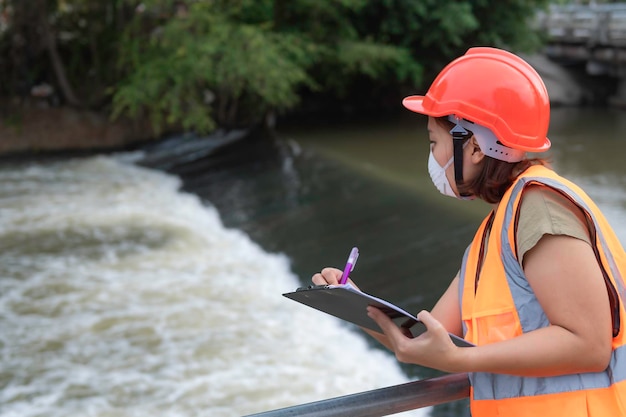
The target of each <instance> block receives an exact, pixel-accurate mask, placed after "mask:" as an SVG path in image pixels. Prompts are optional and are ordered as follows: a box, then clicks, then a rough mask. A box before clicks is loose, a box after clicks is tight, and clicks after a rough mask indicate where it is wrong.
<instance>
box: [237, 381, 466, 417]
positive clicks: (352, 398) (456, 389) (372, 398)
mask: <svg viewBox="0 0 626 417" xmlns="http://www.w3.org/2000/svg"><path fill="white" fill-rule="evenodd" d="M469 388H470V385H469V379H468V377H467V374H449V375H444V376H441V377H437V378H429V379H423V380H420V381H413V382H408V383H406V384H401V385H394V386H391V387H386V388H379V389H376V390H372V391H365V392H360V393H357V394H350V395H345V396H342V397H337V398H330V399H327V400H322V401H316V402H312V403H308V404H301V405H296V406H293V407H287V408H281V409H279V410H273V411H266V412H262V413H258V414H250V415H249V416H246V417H287V416H298V417H331V416H332V417H348V416H349V417H355V416H358V417H379V416H387V415H390V414H396V413H400V412H403V411H409V410H414V409H417V408H422V407H430V406H433V405H438V404H443V403H447V402H451V401H456V400H462V399H463V398H467V397H468V396H469Z"/></svg>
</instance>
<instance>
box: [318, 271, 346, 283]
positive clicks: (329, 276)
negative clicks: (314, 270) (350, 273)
mask: <svg viewBox="0 0 626 417" xmlns="http://www.w3.org/2000/svg"><path fill="white" fill-rule="evenodd" d="M341 274H342V272H341V271H340V270H338V269H337V268H324V269H322V272H321V275H322V277H323V278H324V280H325V282H326V283H328V284H330V285H337V284H339V279H340V278H341Z"/></svg>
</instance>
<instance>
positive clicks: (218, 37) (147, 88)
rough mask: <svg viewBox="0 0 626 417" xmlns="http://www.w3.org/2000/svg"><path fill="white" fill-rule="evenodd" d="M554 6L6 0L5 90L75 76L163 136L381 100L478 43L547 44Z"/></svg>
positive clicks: (360, 0)
mask: <svg viewBox="0 0 626 417" xmlns="http://www.w3.org/2000/svg"><path fill="white" fill-rule="evenodd" d="M546 4H547V1H546V0H502V1H497V2H496V1H495V0H419V1H407V0H29V2H28V4H27V2H25V1H24V0H0V7H1V8H2V10H1V11H2V12H3V13H4V14H5V15H7V16H10V18H11V19H12V21H11V22H10V23H11V25H10V26H9V28H8V29H5V30H0V54H1V56H3V57H8V59H6V60H2V62H0V72H1V73H2V74H0V75H1V76H2V77H3V79H4V80H9V82H8V83H6V84H5V85H4V86H0V95H15V94H25V92H26V91H28V90H27V88H29V86H32V85H34V84H36V83H38V82H42V81H47V82H50V83H53V84H54V83H55V80H59V76H60V75H61V76H62V75H67V77H66V78H67V79H68V80H69V83H67V82H66V83H61V82H59V83H57V84H56V87H57V91H59V90H62V91H61V93H62V95H64V96H65V99H66V101H68V102H69V101H71V100H68V97H69V96H70V95H73V94H71V93H73V92H74V91H72V87H74V90H75V92H76V93H77V94H76V96H78V97H79V100H74V103H82V105H85V106H87V107H91V108H97V109H101V110H105V111H109V110H110V111H111V113H112V115H113V116H114V117H119V116H130V117H133V118H142V117H147V118H149V120H150V121H151V122H152V124H153V126H154V128H155V131H157V132H162V131H164V130H167V129H185V130H196V131H199V132H209V131H211V130H212V129H214V128H216V127H217V126H237V125H251V124H255V123H258V122H259V121H260V120H261V119H262V118H263V117H264V116H265V115H267V114H269V113H273V112H276V111H278V112H286V111H291V110H293V109H297V108H298V107H299V106H301V107H300V108H307V109H311V108H319V107H324V108H328V106H326V104H328V103H331V105H332V104H333V103H340V104H341V105H343V104H346V105H351V106H352V107H353V108H355V109H358V108H360V107H361V106H363V105H364V104H367V105H370V106H373V107H375V106H377V105H379V103H382V102H384V101H386V100H387V101H390V102H392V103H399V99H400V97H402V95H404V94H405V93H413V92H415V90H417V89H419V88H423V87H424V86H425V85H427V84H428V82H429V80H430V79H431V78H432V77H433V76H434V74H435V73H436V72H437V71H439V70H440V69H441V67H442V66H443V65H445V63H447V62H449V61H450V59H452V58H453V57H455V56H458V55H459V54H461V53H463V52H464V51H465V50H466V49H467V48H468V47H469V46H473V45H492V46H499V47H505V48H509V49H516V50H519V49H529V48H532V47H533V46H536V45H538V42H539V41H538V39H539V38H538V37H537V35H536V34H535V33H534V32H533V31H532V30H531V27H530V26H529V25H527V21H528V19H529V18H531V17H532V16H533V15H534V13H535V11H536V10H537V8H540V7H544V6H545V5H546ZM33 5H34V6H36V7H33ZM46 26H48V27H49V29H50V30H49V31H48V34H49V35H51V36H54V37H55V38H54V39H53V40H55V44H56V48H57V49H58V50H57V51H56V52H58V54H57V55H58V58H57V61H56V62H54V63H52V62H50V59H49V58H48V56H50V43H47V42H44V40H43V37H42V36H41V33H43V32H42V31H41V28H42V27H46ZM20 40H25V41H26V42H29V47H28V48H25V47H24V46H23V45H24V43H23V42H22V43H20V42H18V41H20ZM7 85H9V86H13V87H12V88H9V87H7ZM19 86H24V88H22V87H19ZM18 87H19V88H18ZM59 87H60V88H59ZM311 103H324V105H323V106H315V105H313V106H312V105H311ZM75 105H77V104H75ZM337 107H339V106H337Z"/></svg>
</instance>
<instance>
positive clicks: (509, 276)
mask: <svg viewBox="0 0 626 417" xmlns="http://www.w3.org/2000/svg"><path fill="white" fill-rule="evenodd" d="M542 171H543V172H542ZM529 173H533V174H539V176H537V175H533V176H531V175H529ZM542 173H549V174H548V175H550V174H552V172H551V171H549V170H548V169H547V168H544V167H531V168H530V169H529V170H527V174H526V175H522V176H521V177H520V178H519V180H518V181H517V182H516V183H515V185H514V187H513V189H512V191H511V193H510V196H509V198H508V201H506V207H505V212H504V219H503V222H502V223H503V224H502V227H501V233H500V243H501V260H502V264H503V266H504V271H505V276H506V281H507V284H508V288H509V290H510V292H511V296H512V298H513V303H514V304H515V308H516V310H517V314H518V316H519V322H520V325H521V328H522V331H523V332H524V333H526V332H529V331H532V330H535V329H538V328H541V327H546V326H548V325H549V321H548V318H547V316H546V315H545V312H544V311H543V309H542V308H541V305H540V304H539V302H538V300H537V298H536V297H535V294H534V292H533V291H532V288H531V287H530V284H529V283H528V281H527V280H526V277H525V276H524V272H523V270H522V268H521V266H520V264H519V262H518V260H517V258H516V257H515V254H514V250H513V248H512V247H511V242H510V238H509V228H510V227H513V224H514V222H515V219H514V213H515V208H516V203H517V204H519V201H520V200H519V199H518V197H519V194H520V193H521V192H522V190H523V189H524V187H525V186H526V185H528V184H529V183H531V182H536V183H539V184H544V185H547V186H549V187H552V188H554V189H556V190H560V191H562V192H564V193H566V194H567V195H568V196H569V197H570V198H572V199H573V201H574V202H575V203H576V204H578V205H579V206H580V207H581V208H583V209H584V210H585V211H586V212H587V213H588V214H589V215H590V216H591V219H592V220H593V223H594V226H595V229H596V233H597V241H598V242H599V246H600V247H599V249H600V250H601V253H602V255H603V256H604V257H605V259H606V265H605V267H608V269H609V270H610V273H611V276H612V277H613V278H614V279H613V280H612V282H613V283H614V285H616V287H617V291H618V293H619V298H620V303H622V302H623V300H625V299H626V297H625V294H626V293H625V292H624V283H623V280H622V275H621V272H620V270H619V268H618V267H617V265H616V262H615V259H614V257H613V256H612V254H611V251H610V250H609V247H608V245H607V241H606V239H605V237H604V235H603V230H602V227H600V224H599V222H598V221H597V219H596V216H595V209H593V208H591V207H589V206H588V204H587V203H586V201H585V199H583V198H582V197H581V196H580V195H578V193H577V192H575V191H574V190H573V189H571V188H570V187H568V186H567V185H566V183H565V180H564V181H563V182H561V181H559V180H557V179H555V178H551V177H543V176H541V174H542ZM553 175H554V176H556V174H553ZM557 178H558V177H557ZM505 200H506V199H503V202H505ZM493 228H494V229H496V228H495V224H494V227H493ZM475 239H476V238H475ZM475 243H476V242H473V244H475ZM592 243H595V242H592ZM471 247H472V245H470V247H468V249H467V250H466V251H465V255H464V257H463V263H462V266H461V272H460V281H459V300H460V302H461V309H463V299H462V297H463V295H464V294H465V277H466V272H467V271H466V268H467V263H468V257H469V254H470V248H471ZM620 249H621V248H620ZM488 250H494V248H488ZM473 269H475V267H473ZM466 295H467V294H466ZM623 311H624V310H623V306H622V308H620V312H623ZM620 315H621V316H623V314H620ZM622 318H623V317H622ZM621 330H622V332H621V333H622V334H620V336H619V337H620V340H624V339H623V338H624V335H623V332H624V323H622V324H621ZM463 331H464V333H466V332H467V331H468V329H467V326H466V324H465V321H463ZM624 380H626V347H625V346H623V345H621V346H617V347H615V348H614V350H613V352H612V356H611V361H610V364H609V367H608V368H607V369H606V370H605V371H603V372H596V373H581V374H571V375H562V376H555V377H520V376H513V375H501V374H491V373H473V374H470V381H471V383H472V387H473V400H498V399H506V398H516V397H524V396H534V395H541V394H557V393H562V392H571V391H577V390H590V389H591V390H592V389H598V388H607V387H609V386H611V385H612V384H614V383H616V382H620V381H624Z"/></svg>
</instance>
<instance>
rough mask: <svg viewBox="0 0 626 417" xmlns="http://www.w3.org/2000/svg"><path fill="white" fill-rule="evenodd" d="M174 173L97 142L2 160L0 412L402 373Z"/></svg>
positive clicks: (249, 395) (83, 408) (307, 394)
mask: <svg viewBox="0 0 626 417" xmlns="http://www.w3.org/2000/svg"><path fill="white" fill-rule="evenodd" d="M179 187H180V183H179V181H178V179H176V178H174V177H172V176H168V175H165V174H163V173H160V172H156V171H151V170H148V169H142V168H138V167H136V166H134V165H132V164H130V163H125V162H123V161H121V160H116V159H113V158H108V157H96V158H88V159H81V160H74V161H65V162H59V163H54V164H46V165H28V166H21V167H13V168H6V167H5V168H2V169H0V404H1V405H0V415H2V416H3V417H8V416H20V417H29V416H47V417H55V416H59V417H60V416H63V417H68V416H102V417H105V416H106V417H108V416H211V417H222V416H223V417H228V416H241V415H245V414H250V413H256V412H261V411H266V410H271V409H276V408H282V407H286V406H290V405H295V404H301V403H306V402H310V401H316V400H320V399H326V398H332V397H336V396H340V395H344V394H348V393H353V392H359V391H364V390H368V389H374V388H379V387H383V386H389V385H393V384H397V383H402V382H406V377H405V376H404V375H403V374H402V372H401V370H400V368H399V366H398V365H397V363H396V361H395V359H394V358H393V357H392V356H391V355H388V354H386V353H385V352H383V351H381V350H376V349H371V348H368V346H367V344H366V342H365V341H364V339H363V337H362V336H361V335H359V334H357V333H356V332H354V331H352V330H351V329H348V328H347V327H345V326H344V325H342V324H341V323H340V322H339V321H337V320H335V319H333V318H331V317H328V316H326V315H324V314H322V313H319V312H317V311H315V310H312V309H309V308H307V307H304V306H301V305H299V304H297V303H294V302H293V301H291V300H288V299H286V298H284V297H282V296H281V293H283V292H286V291H290V290H293V289H294V288H295V287H296V286H298V281H297V279H296V277H295V276H294V275H293V273H292V272H291V271H290V268H289V262H288V259H286V258H285V257H284V256H282V255H280V254H269V253H266V252H264V251H263V250H262V249H261V248H260V247H259V246H258V245H256V244H255V243H254V242H252V241H251V240H250V239H249V238H248V237H247V236H246V235H244V234H243V233H241V232H239V231H236V230H227V229H225V228H224V226H223V225H222V223H221V221H220V218H219V214H218V213H217V212H216V210H214V209H213V208H212V207H207V206H206V205H203V204H202V203H201V201H200V200H199V199H198V198H196V197H195V196H193V195H189V194H185V193H182V192H180V191H179ZM415 414H416V415H425V414H426V411H425V410H421V411H417V412H416V413H415Z"/></svg>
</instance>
